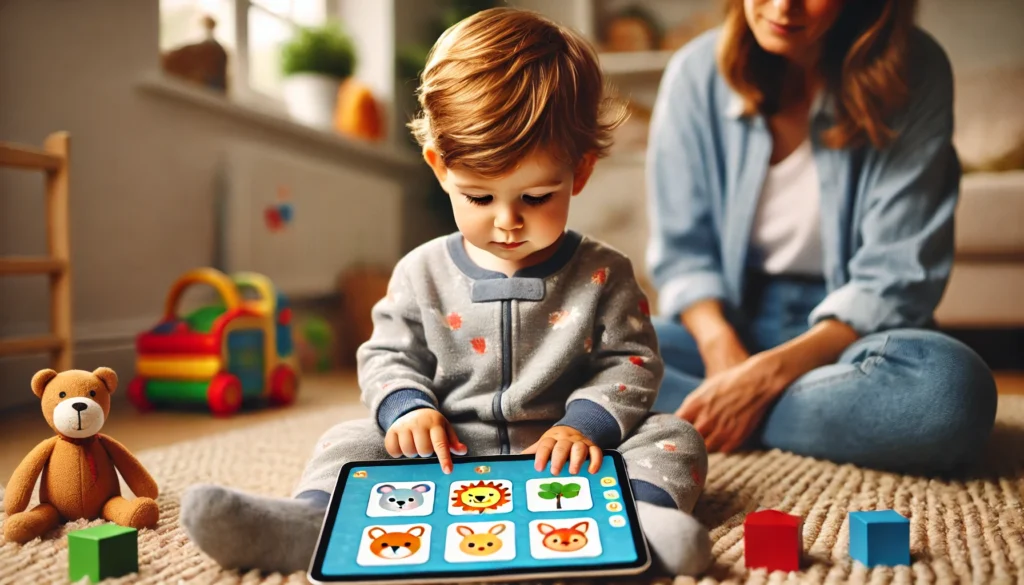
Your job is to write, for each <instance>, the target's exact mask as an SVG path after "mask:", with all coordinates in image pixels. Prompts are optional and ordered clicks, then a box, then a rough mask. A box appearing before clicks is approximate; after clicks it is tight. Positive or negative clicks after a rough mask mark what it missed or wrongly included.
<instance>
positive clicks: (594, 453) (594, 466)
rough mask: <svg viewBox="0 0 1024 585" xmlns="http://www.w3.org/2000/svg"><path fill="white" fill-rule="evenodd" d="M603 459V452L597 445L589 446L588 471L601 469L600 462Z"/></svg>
mask: <svg viewBox="0 0 1024 585" xmlns="http://www.w3.org/2000/svg"><path fill="white" fill-rule="evenodd" d="M603 460H604V452H603V451H602V450H601V448H600V447H598V446H597V445H591V446H590V473H597V472H598V471H601V462H602V461H603Z"/></svg>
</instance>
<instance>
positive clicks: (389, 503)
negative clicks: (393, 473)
mask: <svg viewBox="0 0 1024 585" xmlns="http://www.w3.org/2000/svg"><path fill="white" fill-rule="evenodd" d="M429 491H430V485H429V484H425V483H421V484H417V485H414V486H412V488H396V487H395V486H393V485H391V484H389V483H385V484H383V485H381V486H380V487H378V488H377V493H379V494H381V496H380V500H379V501H378V503H379V504H380V507H381V508H383V509H385V510H388V511H390V512H402V511H407V510H415V509H416V508H419V507H420V506H422V505H423V494H425V493H427V492H429Z"/></svg>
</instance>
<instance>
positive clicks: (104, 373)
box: [92, 367, 117, 394]
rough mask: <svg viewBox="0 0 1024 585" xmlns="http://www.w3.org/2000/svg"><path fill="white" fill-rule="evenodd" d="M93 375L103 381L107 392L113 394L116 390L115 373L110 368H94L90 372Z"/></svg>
mask: <svg viewBox="0 0 1024 585" xmlns="http://www.w3.org/2000/svg"><path fill="white" fill-rule="evenodd" d="M92 373H93V375H95V376H96V377H97V378H99V379H100V380H102V381H103V385H104V386H106V387H107V392H109V393H111V394H113V393H114V390H117V373H116V372H114V370H111V369H110V368H106V367H103V368H96V369H95V370H93V371H92Z"/></svg>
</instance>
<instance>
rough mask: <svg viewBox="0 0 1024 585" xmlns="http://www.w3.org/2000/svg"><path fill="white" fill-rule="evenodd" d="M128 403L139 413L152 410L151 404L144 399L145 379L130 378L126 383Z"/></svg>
mask: <svg viewBox="0 0 1024 585" xmlns="http://www.w3.org/2000/svg"><path fill="white" fill-rule="evenodd" d="M128 402H130V403H131V404H132V406H134V407H135V409H136V410H138V411H139V412H149V411H151V410H153V403H152V402H150V401H149V400H148V399H147V398H146V379H145V378H132V381H131V382H129V383H128Z"/></svg>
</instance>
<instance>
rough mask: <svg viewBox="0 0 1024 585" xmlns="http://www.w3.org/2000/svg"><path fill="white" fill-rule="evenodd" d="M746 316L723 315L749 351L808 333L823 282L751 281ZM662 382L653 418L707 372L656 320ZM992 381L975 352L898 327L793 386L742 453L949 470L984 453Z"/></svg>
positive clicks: (687, 343) (677, 334) (667, 323)
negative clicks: (784, 453)
mask: <svg viewBox="0 0 1024 585" xmlns="http://www.w3.org/2000/svg"><path fill="white" fill-rule="evenodd" d="M748 291H749V292H748V293H747V294H746V295H745V300H744V303H743V306H744V309H743V310H742V311H738V312H736V313H735V314H731V315H729V317H728V318H729V320H730V322H732V324H733V326H734V327H735V328H736V330H737V333H738V334H739V336H740V338H741V339H742V340H743V342H744V344H745V345H746V347H747V350H748V351H749V352H750V353H751V354H754V353H756V352H759V351H763V350H765V349H769V348H772V347H775V346H777V345H779V344H781V343H783V342H785V341H787V340H789V339H792V338H794V337H796V336H798V335H800V334H801V333H803V332H805V331H806V330H807V328H808V327H807V316H808V314H809V313H810V311H811V309H812V308H814V307H815V306H816V305H817V304H818V302H820V301H821V299H822V298H824V296H825V294H826V290H825V286H824V284H823V283H822V282H818V281H812V280H800V279H792V278H779V277H772V278H768V277H763V276H762V277H754V278H753V281H752V282H751V285H750V286H749V287H748ZM655 328H656V329H657V332H658V337H659V344H660V347H661V354H662V357H663V358H664V360H665V380H664V382H663V383H662V386H661V390H660V392H659V395H658V398H657V400H656V401H655V404H654V411H655V412H669V413H670V412H674V411H675V410H676V409H677V408H679V405H680V404H682V402H683V399H684V398H686V396H687V395H688V394H689V393H690V392H692V391H693V390H694V389H696V388H697V386H698V385H699V384H700V383H701V380H702V378H703V377H704V364H703V361H702V359H701V357H700V354H699V352H698V351H697V345H696V343H695V341H694V339H693V337H692V336H691V335H690V334H689V332H688V331H687V330H686V328H685V327H683V326H682V325H681V324H680V322H679V320H678V318H671V319H670V318H658V319H656V320H655ZM996 401H997V396H996V387H995V381H994V379H993V377H992V373H991V371H990V370H989V368H988V367H987V366H986V364H985V362H984V361H983V360H982V359H981V357H980V356H978V355H977V354H976V353H975V352H974V351H972V350H971V349H970V348H968V347H967V346H966V345H963V344H962V343H960V342H959V341H957V340H955V339H953V338H951V337H949V336H946V335H944V334H942V333H939V332H936V331H930V330H925V329H898V330H890V331H885V332H881V333H875V334H871V335H867V336H865V337H862V338H861V339H859V340H857V341H856V342H854V343H853V344H852V345H851V346H850V347H849V348H847V349H846V351H844V352H843V354H842V356H840V358H839V359H838V361H837V362H836V363H834V364H830V365H827V366H823V367H820V368H817V369H815V370H812V371H810V372H808V373H807V374H805V375H804V376H802V377H800V378H798V379H797V380H796V381H795V382H793V383H792V384H791V385H790V386H789V387H788V388H787V389H786V390H785V391H784V392H783V393H782V394H781V395H780V397H779V398H778V399H777V400H776V401H775V402H774V403H773V404H772V405H771V406H770V407H769V410H768V412H767V414H766V415H765V418H764V419H763V421H762V423H761V426H760V427H759V428H758V430H757V431H756V432H755V434H754V436H753V437H751V439H750V441H749V442H748V444H747V446H749V447H755V448H768V449H780V450H783V451H789V452H792V453H796V454H799V455H805V456H810V457H815V458H819V459H827V460H830V461H834V462H837V463H852V464H856V465H860V466H864V467H871V468H876V469H887V470H892V471H902V472H912V471H916V472H924V473H932V472H947V471H953V470H956V469H958V468H960V467H962V466H963V465H964V464H967V463H970V462H971V461H972V460H973V459H975V458H977V457H978V456H979V454H980V453H981V451H982V449H983V447H984V445H985V442H986V440H987V439H988V436H989V433H990V432H991V430H992V426H993V423H994V421H995V413H996Z"/></svg>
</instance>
